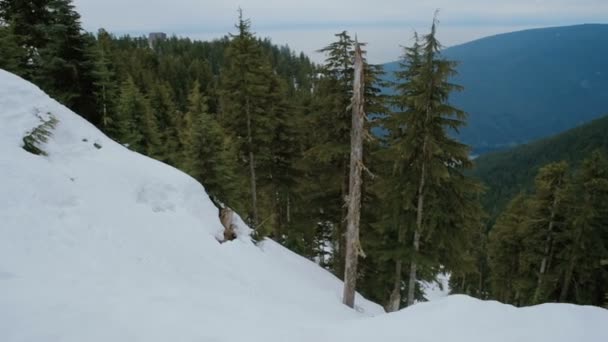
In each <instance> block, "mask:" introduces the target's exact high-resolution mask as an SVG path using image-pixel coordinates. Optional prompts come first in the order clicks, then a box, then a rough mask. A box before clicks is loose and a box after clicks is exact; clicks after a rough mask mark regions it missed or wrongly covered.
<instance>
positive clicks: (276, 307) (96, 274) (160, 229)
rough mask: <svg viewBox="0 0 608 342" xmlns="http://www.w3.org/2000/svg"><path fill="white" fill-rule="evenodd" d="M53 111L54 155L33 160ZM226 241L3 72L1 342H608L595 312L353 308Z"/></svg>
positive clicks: (326, 283)
mask: <svg viewBox="0 0 608 342" xmlns="http://www.w3.org/2000/svg"><path fill="white" fill-rule="evenodd" d="M49 113H50V114H52V115H53V116H54V117H56V118H57V119H58V120H59V123H58V125H57V127H56V128H55V130H54V134H53V136H52V137H51V139H50V140H49V142H48V143H47V144H45V145H44V148H43V149H44V150H45V151H46V152H48V156H47V157H44V156H37V155H33V154H30V153H28V152H26V151H25V150H23V149H22V148H21V145H22V139H23V136H24V135H25V134H26V133H27V132H28V131H31V130H32V129H33V128H34V127H36V126H38V125H39V124H40V119H39V118H38V116H40V117H42V118H45V117H48V114H49ZM37 115H38V116H37ZM95 145H97V146H98V147H101V148H98V147H96V146H95ZM241 229H242V230H243V231H245V230H246V228H245V227H241ZM221 232H222V227H221V225H220V223H219V219H218V213H217V209H216V208H215V207H214V206H213V204H212V203H211V202H210V200H209V198H208V197H207V195H206V194H205V191H204V189H203V187H202V186H201V185H200V184H198V183H197V182H196V181H195V180H193V179H192V178H190V177H189V176H187V175H185V174H183V173H181V172H180V171H178V170H176V169H174V168H172V167H169V166H167V165H165V164H162V163H160V162H157V161H154V160H152V159H149V158H147V157H144V156H141V155H139V154H137V153H134V152H131V151H129V150H128V149H126V148H124V147H123V146H121V145H119V144H117V143H115V142H113V141H111V140H110V139H108V138H107V137H105V136H104V135H103V134H102V133H101V132H99V131H98V130H97V129H96V128H95V127H93V126H92V125H90V124H89V123H87V122H86V121H85V120H83V119H81V118H80V117H79V116H77V115H75V114H74V113H72V112H70V111H69V110H67V109H66V108H64V107H63V106H61V105H60V104H58V103H57V102H55V101H53V100H52V99H50V98H49V97H48V96H46V95H45V94H44V93H42V92H41V91H40V90H39V89H38V88H36V87H35V86H33V85H32V84H30V83H28V82H26V81H24V80H22V79H20V78H18V77H16V76H14V75H11V74H9V73H7V72H4V71H2V70H0V341H2V342H17V341H62V342H63V341H66V342H67V341H74V342H81V341H87V342H96V341H100V342H102V341H103V342H107V341H129V342H133V341H142V342H143V341H145V342H153V341H217V342H219V341H265V342H268V341H270V342H272V341H311V340H315V341H342V340H345V339H346V338H347V337H348V338H351V340H352V341H370V340H377V337H378V336H386V337H387V339H388V338H390V337H416V338H417V341H441V340H444V339H445V338H446V337H449V338H451V339H452V340H453V341H460V340H462V341H465V340H466V341H467V342H475V341H488V340H492V341H502V340H504V341H507V340H509V339H506V337H511V338H512V339H510V340H511V341H513V340H522V338H523V340H525V339H526V338H524V337H528V336H529V337H530V339H532V337H533V338H534V340H535V341H551V342H556V341H571V340H580V339H582V338H584V339H585V341H598V342H600V341H602V342H604V341H608V331H607V330H606V328H605V326H606V324H608V312H607V311H606V310H603V309H599V308H591V307H577V306H572V305H546V306H540V307H534V308H529V309H515V308H512V307H510V306H506V305H502V304H498V303H494V302H481V301H477V300H474V299H471V298H468V297H459V296H455V297H454V296H452V297H447V298H446V299H442V300H439V301H437V302H432V303H422V304H417V305H415V306H414V307H412V308H410V309H407V310H403V311H401V312H398V313H395V314H391V315H384V314H381V313H382V309H381V308H380V307H379V306H378V305H376V304H373V303H371V302H369V301H366V300H365V299H363V298H362V297H360V296H359V297H358V298H357V304H358V308H357V309H358V310H357V311H353V310H350V309H348V308H346V307H345V306H343V305H342V304H341V303H340V294H341V290H342V284H341V283H340V281H339V280H338V279H337V278H335V277H334V276H332V275H331V274H329V273H328V272H326V271H325V270H323V269H321V268H319V267H317V266H316V265H315V264H314V263H312V262H310V261H308V260H306V259H304V258H302V257H300V256H297V255H295V254H293V253H292V252H290V251H288V250H286V249H284V248H283V247H281V246H279V245H277V244H276V243H274V242H272V241H265V242H264V243H262V244H260V245H259V246H256V245H254V244H253V243H251V241H249V239H248V236H247V234H241V236H240V237H239V239H237V240H235V241H232V242H228V243H224V244H220V243H218V242H217V238H218V237H220V236H221ZM370 316H376V317H374V318H370ZM480 322H482V323H481V324H482V326H481V327H480ZM440 326H442V327H446V328H445V329H444V328H441V329H436V328H437V327H440ZM477 333H479V334H478V335H475V334H477ZM382 334H384V335H382ZM421 334H424V335H421ZM474 337H475V338H474ZM387 339H384V340H387Z"/></svg>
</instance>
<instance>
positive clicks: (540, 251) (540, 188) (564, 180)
mask: <svg viewBox="0 0 608 342" xmlns="http://www.w3.org/2000/svg"><path fill="white" fill-rule="evenodd" d="M569 186H570V180H569V166H568V164H567V163H566V162H559V163H553V164H549V165H546V166H545V167H543V168H541V169H540V170H539V172H538V175H537V176H536V179H535V190H536V191H535V194H534V196H533V197H532V202H531V203H530V206H531V218H530V227H531V228H530V229H532V232H533V234H534V235H532V238H531V239H530V240H529V241H527V243H530V244H532V245H533V246H541V247H540V248H534V249H532V250H533V251H534V253H535V254H536V255H537V260H538V263H537V266H538V273H537V285H536V289H535V292H534V297H533V298H532V301H531V302H532V303H535V304H537V303H542V302H544V301H545V299H547V298H548V297H549V296H550V293H551V292H552V291H553V289H554V288H555V283H556V279H555V276H556V275H555V273H554V272H553V268H552V266H553V265H554V258H555V256H556V254H557V253H558V252H559V251H558V249H559V248H558V246H559V245H558V244H556V241H555V237H556V235H559V234H561V233H562V232H564V231H565V230H566V229H567V227H566V221H565V210H566V205H567V200H568V187H569Z"/></svg>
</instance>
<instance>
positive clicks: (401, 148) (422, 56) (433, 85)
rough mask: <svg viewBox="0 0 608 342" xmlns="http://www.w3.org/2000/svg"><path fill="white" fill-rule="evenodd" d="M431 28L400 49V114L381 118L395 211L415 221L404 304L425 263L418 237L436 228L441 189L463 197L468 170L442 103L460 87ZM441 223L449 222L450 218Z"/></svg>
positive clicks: (453, 119) (452, 117)
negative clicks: (387, 131) (391, 163)
mask: <svg viewBox="0 0 608 342" xmlns="http://www.w3.org/2000/svg"><path fill="white" fill-rule="evenodd" d="M436 24H437V20H436V19H435V20H434V21H433V25H432V27H431V32H430V33H429V34H427V35H425V36H424V37H423V39H422V41H421V43H420V44H418V43H416V44H415V45H414V46H413V47H412V48H411V49H408V50H407V51H406V59H405V60H404V63H403V64H404V65H406V66H407V67H408V69H407V70H405V71H403V72H401V73H399V74H397V77H398V78H399V81H398V82H399V83H400V85H397V87H396V90H397V94H398V95H397V98H396V105H397V107H398V108H401V109H402V111H401V112H399V113H394V114H393V115H392V116H391V117H390V118H389V119H388V120H387V121H388V124H387V126H388V127H390V128H391V129H392V132H391V134H393V135H394V137H391V138H390V139H391V140H392V141H391V144H390V145H389V146H388V149H389V151H390V154H391V156H392V157H393V159H394V163H395V166H394V168H393V170H395V171H394V177H393V178H394V179H395V180H398V182H400V183H399V184H395V185H394V186H395V193H396V196H397V198H399V200H398V201H397V203H399V207H398V208H397V211H398V212H399V211H404V212H411V214H410V215H411V216H413V217H415V220H414V221H413V222H409V223H406V227H408V228H409V231H408V232H407V234H406V235H407V236H408V237H407V238H406V240H407V241H409V243H410V245H411V254H410V258H409V260H408V261H409V265H410V267H409V281H408V284H407V290H408V292H407V304H408V305H411V304H413V303H414V299H415V293H416V284H417V279H418V271H419V266H420V265H421V264H422V263H424V260H425V255H424V253H421V243H424V240H425V239H423V238H422V237H423V234H424V235H425V236H428V235H429V234H431V233H432V231H433V229H435V228H436V227H438V223H439V222H440V221H439V220H438V216H437V215H438V214H439V213H440V210H438V209H439V208H441V205H442V204H446V203H449V201H442V196H445V195H446V194H449V193H450V192H446V191H445V190H447V189H450V190H452V191H454V192H453V193H452V194H453V196H456V197H451V200H456V198H458V197H463V196H464V191H466V189H465V188H464V187H463V186H461V185H462V184H464V181H465V178H464V177H462V174H461V172H462V170H463V169H465V168H468V167H470V166H471V162H470V160H469V157H468V154H469V148H468V147H467V146H466V145H463V144H462V143H460V142H458V141H456V140H454V139H453V138H451V137H450V135H449V134H448V132H449V131H451V130H456V131H457V130H458V128H459V127H461V126H462V125H464V123H465V122H464V119H465V114H464V113H463V112H462V111H461V110H459V109H457V108H454V107H452V106H451V105H449V104H448V102H447V101H448V96H449V94H450V93H451V92H452V91H455V90H460V87H459V86H456V85H454V84H452V83H450V82H449V79H450V77H452V76H453V75H454V74H455V69H454V68H455V62H452V61H447V60H445V59H443V58H442V57H441V54H440V48H441V46H440V44H439V42H438V41H437V38H436ZM468 203H469V204H470V205H467V206H465V207H464V208H460V209H461V210H465V211H466V210H472V208H474V207H475V205H474V203H475V202H474V200H473V201H472V202H468ZM441 210H443V208H441ZM460 215H468V213H466V212H463V213H460ZM400 216H403V215H400ZM463 217H464V216H463ZM444 219H447V220H448V221H451V220H453V219H454V217H445V218H444ZM454 228H457V227H454ZM456 231H458V229H456ZM397 235H399V234H397ZM444 242H445V240H444ZM426 252H428V251H426ZM395 283H396V284H397V283H398V282H395Z"/></svg>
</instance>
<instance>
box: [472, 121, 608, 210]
mask: <svg viewBox="0 0 608 342" xmlns="http://www.w3.org/2000/svg"><path fill="white" fill-rule="evenodd" d="M607 132H608V117H603V118H600V119H597V120H593V121H591V122H589V123H587V124H585V125H582V126H580V127H577V128H574V129H571V130H569V131H567V132H564V133H561V134H558V135H555V136H552V137H549V138H546V139H542V140H539V141H535V142H532V143H529V144H525V145H522V146H518V147H515V148H513V149H510V150H507V151H504V152H496V153H490V154H486V155H482V156H480V157H479V158H477V159H475V168H474V169H473V171H472V174H473V175H474V176H475V177H477V178H479V179H480V180H481V181H482V182H483V183H484V184H485V185H486V187H487V191H486V193H485V194H484V196H483V204H484V207H485V208H486V209H487V210H488V213H489V214H490V215H492V216H494V217H495V215H497V214H498V213H499V212H500V211H502V210H503V209H504V208H505V206H506V204H507V202H508V201H509V200H510V199H511V198H513V197H514V196H515V195H517V194H518V193H519V192H522V191H523V192H526V191H529V190H531V189H532V186H533V185H534V177H535V176H536V173H537V172H538V170H539V169H540V168H541V167H542V166H544V165H546V164H549V163H553V162H558V161H562V160H564V161H567V162H568V163H569V164H570V165H571V166H573V167H578V166H579V165H580V164H581V162H582V161H583V159H585V158H586V157H587V156H589V155H590V154H591V152H593V151H594V150H596V149H600V150H603V151H608V134H607Z"/></svg>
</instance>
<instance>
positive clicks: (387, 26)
mask: <svg viewBox="0 0 608 342" xmlns="http://www.w3.org/2000/svg"><path fill="white" fill-rule="evenodd" d="M74 4H75V5H76V8H77V10H78V12H79V13H80V14H81V15H82V23H83V26H84V28H85V29H86V30H89V31H96V30H97V29H98V28H100V27H103V28H105V29H106V30H108V31H111V32H114V33H117V34H124V33H130V34H145V33H147V32H150V31H161V32H165V33H167V34H176V35H178V36H188V37H191V38H194V39H203V40H207V39H213V38H219V37H221V36H224V35H226V34H227V33H228V32H234V28H233V25H234V22H235V21H236V18H237V13H236V11H237V9H238V8H239V7H241V8H242V9H243V10H244V13H245V16H246V17H249V18H250V19H251V20H252V27H253V30H254V31H255V32H256V34H257V35H258V36H262V37H269V38H271V39H272V40H273V42H275V43H277V44H281V45H284V44H287V45H289V46H290V47H291V48H292V49H294V50H296V51H297V52H299V51H304V52H305V53H306V54H308V55H309V56H311V57H312V58H313V60H315V61H320V60H322V58H323V56H321V55H319V54H317V53H315V50H317V49H319V48H322V47H323V46H325V45H327V44H328V43H330V42H331V41H332V40H333V34H334V33H336V32H340V31H342V30H348V31H349V32H350V33H352V34H353V35H354V34H355V33H356V34H357V35H358V37H359V40H360V41H365V42H368V44H369V45H368V49H367V50H368V57H369V59H370V61H371V62H373V63H381V62H388V61H392V60H395V59H397V57H398V56H399V54H400V51H401V49H400V47H399V46H400V45H406V44H409V43H410V39H411V36H412V32H413V31H414V30H417V31H419V32H425V31H426V30H427V29H428V27H429V25H430V22H431V19H432V16H433V12H434V10H435V9H436V8H439V9H440V11H441V12H440V15H439V19H440V22H441V24H440V27H439V38H440V39H441V41H442V43H443V44H444V45H445V46H452V45H456V44H460V43H464V42H467V41H470V40H473V39H476V38H481V37H485V36H488V35H493V34H497V33H502V32H510V31H516V30H521V29H526V28H534V27H546V26H561V25H573V24H583V23H608V0H508V1H507V0H432V1H427V0H365V1H364V0H350V1H347V0H300V1H294V0H239V1H235V0H215V1H211V0H75V1H74Z"/></svg>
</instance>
